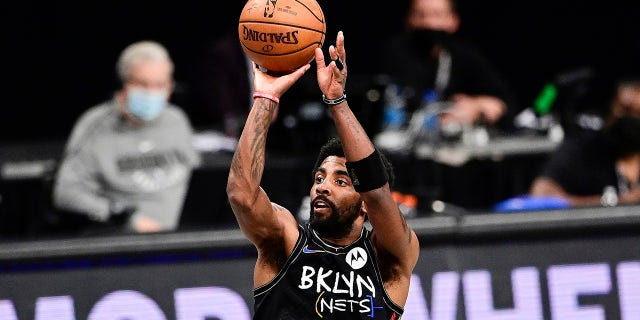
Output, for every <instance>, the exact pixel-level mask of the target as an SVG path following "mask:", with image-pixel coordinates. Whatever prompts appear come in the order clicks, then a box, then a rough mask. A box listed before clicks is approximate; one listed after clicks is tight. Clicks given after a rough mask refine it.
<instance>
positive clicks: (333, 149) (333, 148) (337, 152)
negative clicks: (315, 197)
mask: <svg viewBox="0 0 640 320" xmlns="http://www.w3.org/2000/svg"><path fill="white" fill-rule="evenodd" d="M378 153H379V154H380V158H381V159H382V163H383V164H384V168H385V170H386V171H387V177H388V178H389V186H393V183H394V180H395V174H394V173H393V164H392V163H391V161H389V159H388V158H387V157H386V156H385V155H384V153H382V152H380V151H379V150H378ZM329 156H336V157H342V158H344V157H345V155H344V149H342V141H340V139H339V138H337V137H332V138H329V140H328V141H327V142H326V143H325V144H324V145H322V147H320V152H319V153H318V158H317V159H316V163H315V164H314V165H313V171H312V172H311V177H312V178H313V177H314V176H315V175H316V172H317V171H318V168H319V167H320V165H321V164H322V161H324V159H326V158H327V157H329Z"/></svg>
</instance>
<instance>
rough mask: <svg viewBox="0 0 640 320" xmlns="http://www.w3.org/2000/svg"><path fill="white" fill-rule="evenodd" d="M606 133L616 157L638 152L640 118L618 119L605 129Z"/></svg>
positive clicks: (639, 149)
mask: <svg viewBox="0 0 640 320" xmlns="http://www.w3.org/2000/svg"><path fill="white" fill-rule="evenodd" d="M606 133H607V134H608V135H609V137H610V138H611V140H612V141H613V145H614V147H615V152H616V155H617V156H626V155H629V154H632V153H635V152H640V117H634V116H623V117H620V118H618V119H616V120H615V121H614V122H613V123H612V124H611V125H610V126H609V127H608V128H607V129H606Z"/></svg>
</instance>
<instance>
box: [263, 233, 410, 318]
mask: <svg viewBox="0 0 640 320" xmlns="http://www.w3.org/2000/svg"><path fill="white" fill-rule="evenodd" d="M299 230H300V236H299V237H298V241H297V243H296V246H295V248H294V250H293V253H292V254H291V256H290V257H289V259H288V260H287V262H286V263H285V265H284V267H283V268H282V270H281V271H280V272H279V273H278V274H277V275H276V277H275V278H274V279H273V280H272V281H270V282H269V283H267V284H265V285H263V286H261V287H258V288H256V289H254V299H255V306H254V317H253V318H254V319H255V320H312V319H324V320H337V319H380V320H382V319H384V320H398V319H400V316H401V315H402V312H403V311H404V310H403V308H401V307H399V306H398V305H396V304H395V303H393V302H392V301H391V300H390V299H389V297H388V295H387V293H386V291H385V290H384V287H383V283H382V277H381V275H380V270H379V269H378V265H377V262H376V260H375V256H374V253H373V247H372V246H371V241H370V236H371V232H370V231H369V230H368V229H367V228H362V233H361V235H360V238H358V240H357V241H355V242H353V243H352V244H350V245H348V246H345V247H340V246H335V245H332V244H330V243H327V242H325V241H323V240H322V239H320V237H319V236H318V234H317V233H316V232H315V231H313V230H312V229H311V228H310V227H309V225H308V224H307V225H305V226H304V227H303V226H299Z"/></svg>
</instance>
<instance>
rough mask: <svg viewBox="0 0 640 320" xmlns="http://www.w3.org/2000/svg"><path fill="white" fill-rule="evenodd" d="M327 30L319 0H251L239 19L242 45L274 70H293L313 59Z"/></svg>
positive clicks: (258, 63)
mask: <svg viewBox="0 0 640 320" xmlns="http://www.w3.org/2000/svg"><path fill="white" fill-rule="evenodd" d="M325 33H326V23H325V20H324V13H323V12H322V8H321V7H320V5H319V4H318V3H317V2H316V1H315V0H249V1H247V3H246V4H245V6H244V8H243V9H242V12H241V13H240V20H239V22H238V35H239V37H240V43H241V44H242V49H243V50H244V52H245V53H246V54H247V56H248V57H249V58H250V59H251V60H252V61H253V62H255V63H256V64H257V65H259V66H261V67H263V68H265V69H267V70H268V71H269V72H272V73H290V72H292V71H294V70H296V69H298V68H299V67H301V66H303V65H305V64H307V63H309V62H311V60H313V58H314V51H315V48H319V47H322V44H323V43H324V36H325Z"/></svg>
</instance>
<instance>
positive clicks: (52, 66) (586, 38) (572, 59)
mask: <svg viewBox="0 0 640 320" xmlns="http://www.w3.org/2000/svg"><path fill="white" fill-rule="evenodd" d="M404 1H406V0H401V1H390V2H377V1H376V2H374V1H335V0H319V2H320V4H321V5H322V7H323V9H324V12H325V16H326V20H327V28H328V30H327V31H328V35H327V39H328V40H327V41H328V43H331V42H333V41H332V40H333V39H334V37H335V33H336V31H337V30H339V29H341V30H344V31H345V33H346V36H347V49H348V51H349V63H350V70H351V74H354V75H356V74H359V75H365V76H367V75H370V74H375V72H376V65H377V63H378V61H379V59H384V57H380V56H378V55H377V54H378V53H379V48H381V47H382V46H384V45H385V43H384V39H385V37H386V36H389V35H390V34H392V33H393V32H396V31H398V30H399V29H400V28H401V22H400V12H401V8H402V5H403V2H404ZM243 5H244V1H241V0H235V1H231V2H226V3H224V4H223V3H222V2H220V1H194V0H182V1H171V2H166V3H165V2H157V1H98V2H94V1H91V2H86V1H85V2H76V1H33V0H32V1H21V2H19V3H13V4H3V6H5V7H6V6H8V8H4V10H2V11H4V12H3V16H5V17H3V19H0V20H2V22H0V23H2V25H0V27H1V28H2V32H1V33H0V34H2V35H3V36H2V38H3V40H2V44H1V48H2V49H1V51H2V53H1V56H2V58H3V59H2V64H3V66H2V73H1V76H2V78H3V80H4V81H3V82H4V85H3V86H2V89H1V93H2V96H1V98H0V142H1V143H13V142H21V141H30V140H41V139H63V138H65V137H66V135H67V134H68V133H69V131H70V130H71V127H72V125H73V122H74V121H75V119H76V118H77V117H78V116H79V114H80V113H81V112H82V111H84V110H85V109H87V108H88V107H89V106H91V105H94V104H96V103H97V102H100V101H101V100H103V99H106V98H108V97H109V96H110V95H111V94H112V92H113V90H114V89H116V88H117V85H118V84H117V81H116V77H115V71H114V65H115V61H116V59H117V55H118V53H119V52H120V51H121V50H122V49H123V48H124V47H125V46H126V45H127V44H129V43H131V42H133V41H136V40H141V39H155V40H158V41H160V42H162V43H164V44H165V45H166V46H167V47H168V49H169V50H170V52H171V53H172V56H173V58H174V60H175V62H176V65H177V66H176V80H177V81H178V92H177V96H178V97H182V98H183V99H184V100H183V101H184V102H185V103H184V105H183V108H184V109H185V110H186V111H187V112H188V113H189V114H190V115H195V114H197V112H196V110H197V109H198V108H199V107H200V106H197V105H193V104H190V103H189V101H190V100H189V99H188V97H189V95H190V88H192V87H193V85H194V83H193V82H194V81H196V80H194V77H193V74H194V73H195V71H196V70H197V68H198V66H199V64H200V63H201V59H202V54H203V52H204V50H205V48H206V46H207V45H209V44H210V43H211V42H212V41H215V40H216V39H217V38H218V37H220V36H221V35H222V34H224V33H225V32H236V31H235V28H236V23H237V19H238V16H239V12H240V9H241V8H242V6H243ZM460 6H461V10H462V19H463V20H462V26H461V30H460V32H459V33H460V35H461V36H463V37H465V38H467V39H468V40H470V41H471V42H473V43H475V44H476V45H478V46H479V47H480V48H481V49H482V50H483V51H484V52H485V53H486V54H487V55H488V56H489V57H490V58H491V59H492V60H493V61H494V62H495V64H496V65H497V66H498V68H499V69H500V70H501V71H502V72H503V73H505V75H506V76H507V78H508V79H509V80H510V82H511V84H512V86H513V88H514V89H515V90H516V93H517V94H518V98H519V100H520V102H521V104H522V106H523V107H526V106H529V105H530V103H531V102H532V100H533V99H534V97H535V95H536V94H537V93H538V91H539V90H540V89H541V87H542V85H543V83H544V82H545V81H548V80H550V79H551V78H552V77H553V76H554V75H555V74H557V73H559V72H564V71H568V70H572V69H575V68H580V67H585V66H588V67H593V68H596V69H597V70H598V74H599V75H602V77H600V78H601V79H605V80H604V81H603V83H604V85H602V86H597V88H596V89H598V90H599V89H603V90H604V88H606V84H608V83H610V79H614V78H616V77H617V76H619V75H626V74H632V73H634V72H635V71H636V70H640V68H637V66H636V64H637V63H636V61H635V60H637V59H636V56H637V54H638V53H640V37H639V36H638V35H637V32H638V30H640V28H639V27H640V11H639V10H637V9H638V8H639V7H640V5H639V4H637V2H635V1H624V0H613V1H607V2H600V3H596V2H595V1H586V2H585V1H579V0H540V1H508V0H483V1H472V0H460ZM356 78H357V77H354V78H353V79H356ZM185 97H186V98H185ZM192 121H193V122H194V124H195V125H196V126H206V125H207V123H206V122H207V121H209V120H208V119H197V118H194V119H192Z"/></svg>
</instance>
